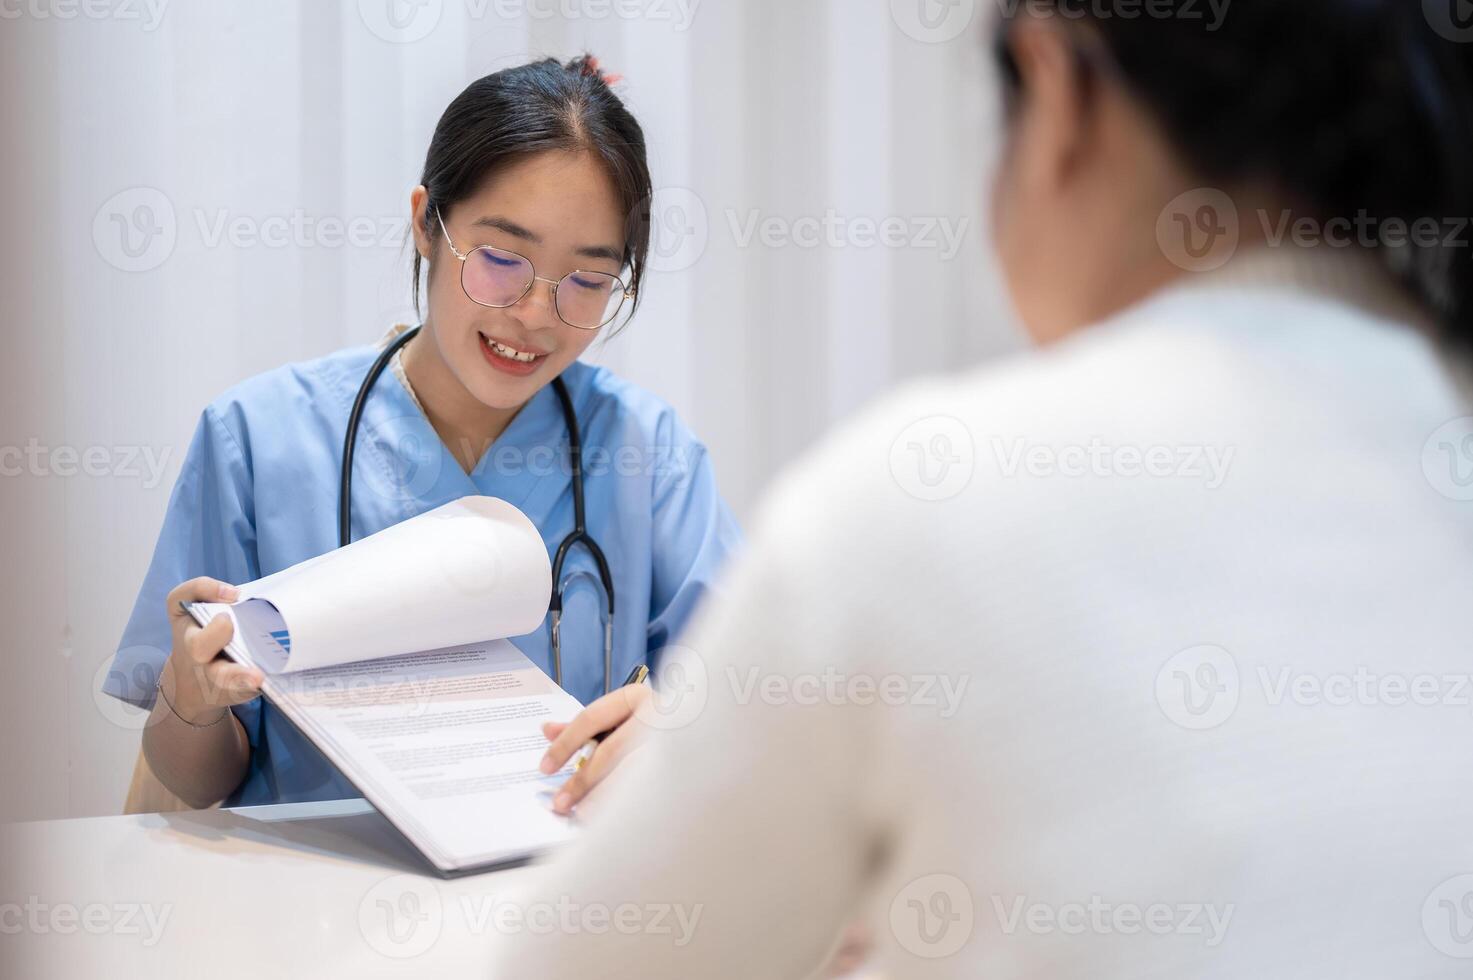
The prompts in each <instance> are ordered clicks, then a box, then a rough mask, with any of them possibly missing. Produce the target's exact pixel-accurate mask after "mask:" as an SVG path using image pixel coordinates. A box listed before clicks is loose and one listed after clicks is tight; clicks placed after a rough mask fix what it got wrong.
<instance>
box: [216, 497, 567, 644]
mask: <svg viewBox="0 0 1473 980" xmlns="http://www.w3.org/2000/svg"><path fill="white" fill-rule="evenodd" d="M240 595H241V602H242V603H244V602H247V601H250V600H254V599H263V600H265V601H267V602H269V603H271V605H272V606H274V607H275V608H276V610H277V612H278V613H280V616H281V619H282V620H283V621H284V626H285V633H286V634H287V637H285V638H283V640H284V641H285V642H283V646H284V647H285V648H286V649H288V650H289V651H290V652H289V656H288V658H287V661H286V666H285V667H284V670H286V671H298V670H311V669H313V668H317V667H328V666H332V665H335V664H344V663H351V662H353V661H357V660H372V659H375V658H378V657H391V656H398V655H401V654H405V653H412V652H415V651H421V650H438V649H441V648H443V647H452V646H459V645H462V644H467V643H476V642H480V641H485V640H492V639H503V638H506V637H512V636H522V635H524V634H527V633H530V632H532V631H533V630H535V629H536V628H537V627H538V626H539V625H540V624H541V623H542V620H543V617H544V616H545V615H546V613H547V606H548V600H549V598H550V597H551V595H552V565H551V562H550V561H549V559H548V556H547V547H546V545H544V544H543V541H542V535H541V534H539V533H538V531H537V528H536V527H535V526H534V525H533V524H532V522H531V521H530V520H529V519H528V518H527V516H526V515H525V514H523V513H522V512H521V511H520V510H518V509H517V508H515V507H513V506H512V505H511V504H509V503H507V502H506V501H504V500H497V499H495V498H494V497H463V498H461V499H460V500H456V501H453V502H451V503H448V504H445V505H444V506H442V507H437V508H436V509H434V510H432V511H429V512H427V513H424V514H420V515H419V516H417V517H413V518H410V519H409V520H407V521H404V522H403V523H401V524H396V525H394V526H393V527H389V528H385V529H384V530H382V531H380V532H378V533H377V534H373V535H370V536H369V537H366V538H363V539H361V540H359V541H355V542H353V543H352V544H350V545H348V546H347V547H344V548H339V549H338V550H336V551H332V552H328V553H327V554H325V555H320V556H318V557H316V558H313V559H310V560H308V561H305V562H302V563H301V564H299V565H293V566H292V567H291V568H288V569H284V570H283V571H280V572H277V573H276V574H275V575H268V576H267V577H266V578H263V579H258V580H257V581H255V582H251V583H248V584H246V585H243V586H241V588H240Z"/></svg>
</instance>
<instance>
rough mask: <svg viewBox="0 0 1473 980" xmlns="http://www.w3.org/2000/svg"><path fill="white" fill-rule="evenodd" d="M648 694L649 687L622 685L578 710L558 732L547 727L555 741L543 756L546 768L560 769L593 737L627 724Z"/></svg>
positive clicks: (545, 769)
mask: <svg viewBox="0 0 1473 980" xmlns="http://www.w3.org/2000/svg"><path fill="white" fill-rule="evenodd" d="M647 696H648V688H645V687H644V686H643V685H632V686H630V687H621V688H619V689H618V690H616V691H610V692H609V693H608V694H605V695H604V696H603V697H601V698H599V699H598V700H597V701H595V702H593V703H592V704H590V705H589V706H588V707H586V708H584V709H583V710H582V711H580V712H578V715H577V717H575V718H574V719H573V720H572V721H570V722H569V723H568V724H567V726H566V727H564V728H563V729H562V730H561V731H560V732H558V733H557V734H555V735H553V734H552V732H551V730H550V729H544V733H545V734H548V735H550V736H551V737H552V744H551V745H549V746H548V747H547V754H546V755H544V756H543V757H542V771H543V772H549V773H551V772H557V771H558V770H559V769H561V768H562V767H563V766H564V765H565V764H566V763H567V761H568V760H569V759H571V758H572V757H573V753H574V752H577V751H578V750H579V749H580V748H582V747H583V746H584V745H585V744H586V743H587V742H588V740H589V739H591V738H593V737H594V736H595V735H598V734H599V733H601V732H607V731H611V730H612V729H614V728H616V727H618V726H620V725H623V724H624V722H625V721H626V720H628V718H629V717H630V716H631V715H632V714H634V712H635V710H636V709H637V708H638V707H639V705H640V704H641V703H642V702H643V700H644V698H645V697H647Z"/></svg>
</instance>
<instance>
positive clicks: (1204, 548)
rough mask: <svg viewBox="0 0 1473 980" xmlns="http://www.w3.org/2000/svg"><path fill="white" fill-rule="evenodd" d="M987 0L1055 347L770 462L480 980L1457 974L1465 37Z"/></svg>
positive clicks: (1463, 703)
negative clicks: (639, 718)
mask: <svg viewBox="0 0 1473 980" xmlns="http://www.w3.org/2000/svg"><path fill="white" fill-rule="evenodd" d="M1060 2H1062V0H1060ZM1000 6H1003V7H1006V8H1009V9H1016V10H1017V11H1018V12H1017V13H1016V14H1015V15H1014V16H1012V17H1005V18H1004V19H1003V21H1002V22H1001V23H1000V24H999V25H998V28H997V34H998V36H997V41H996V46H997V54H998V59H997V60H998V65H999V69H1000V72H1001V76H1002V78H1003V80H1004V90H1005V93H1006V100H1007V108H1008V113H1007V131H1006V134H1005V147H1006V151H1005V154H1004V161H1003V164H1002V167H1001V171H1000V174H999V176H998V178H997V184H996V192H995V208H994V215H993V220H994V227H993V236H994V240H995V244H996V247H997V252H998V255H999V258H1000V261H1001V264H1002V268H1003V271H1004V273H1005V277H1006V281H1007V283H1008V286H1009V288H1010V292H1011V295H1012V297H1013V300H1014V301H1015V304H1016V307H1017V309H1018V311H1019V313H1020V316H1021V319H1022V320H1023V322H1024V323H1025V324H1026V326H1027V328H1028V330H1029V332H1030V333H1031V335H1032V336H1033V337H1034V338H1035V339H1036V341H1037V342H1038V344H1039V348H1040V349H1038V350H1036V351H1034V352H1032V353H1031V354H1029V355H1027V356H1024V357H1020V358H1018V359H1016V360H1013V361H1011V362H1008V363H1003V364H994V365H991V366H988V367H986V368H984V369H981V370H976V371H974V372H973V373H970V374H967V375H965V376H962V377H959V378H955V379H951V380H936V381H931V382H929V383H925V384H919V385H915V386H913V387H910V388H909V389H908V390H905V391H903V392H901V393H899V394H898V395H896V396H895V397H893V398H891V399H889V400H888V401H886V402H885V403H884V404H882V405H881V406H879V407H877V408H875V409H873V410H871V411H870V412H868V413H867V414H865V415H864V416H863V417H861V418H859V419H857V420H855V421H854V422H853V423H852V424H850V425H849V426H848V427H847V428H846V429H845V430H844V431H842V432H841V433H839V434H838V435H837V436H835V437H834V438H833V439H832V440H830V441H829V443H828V444H827V446H826V447H825V448H824V449H823V450H822V451H821V452H819V453H817V454H816V455H815V456H813V457H812V458H811V459H809V460H808V461H806V463H805V464H804V465H802V466H800V467H798V468H796V469H795V470H794V471H792V472H790V473H788V474H787V475H786V476H785V477H784V478H783V479H782V480H781V481H780V483H779V485H778V486H777V488H776V489H775V490H774V492H773V494H772V495H771V497H770V498H769V499H768V501H767V503H766V505H765V508H764V510H763V513H762V515H761V521H760V526H759V533H758V534H757V536H756V540H755V541H754V546H753V547H752V549H751V552H750V554H749V555H748V557H747V558H746V560H745V561H744V562H743V563H741V564H740V566H739V567H738V568H737V569H735V570H734V572H733V574H732V575H731V578H730V581H729V585H730V593H729V597H728V598H729V601H727V602H725V603H724V604H722V605H721V606H720V607H719V608H713V609H712V610H710V611H709V612H708V613H707V615H706V616H705V618H704V619H702V620H700V621H698V623H697V624H696V626H695V628H694V629H693V631H692V632H691V633H690V634H689V635H688V636H687V637H686V639H685V640H684V641H683V642H684V644H685V646H686V647H688V650H686V651H684V652H682V653H680V654H679V655H677V656H673V657H670V658H668V659H667V661H666V663H665V664H664V665H663V669H662V677H661V682H660V694H659V696H658V697H657V698H656V699H655V700H654V701H652V702H651V704H650V705H649V707H648V710H647V712H646V713H645V714H644V718H645V721H646V722H647V725H646V727H647V728H648V729H649V734H648V736H647V737H646V739H645V744H644V746H643V748H642V749H641V750H640V751H638V752H636V753H635V754H634V758H633V759H632V760H631V767H630V770H629V771H628V772H627V773H626V774H625V775H624V779H623V780H622V781H621V782H620V783H619V784H617V785H613V786H611V787H609V791H608V798H607V799H604V800H602V801H598V800H596V799H595V800H594V801H591V802H596V803H601V804H602V805H601V806H599V807H598V808H597V809H596V810H594V811H591V812H590V813H589V814H588V817H589V823H590V827H589V829H588V832H587V833H586V835H585V836H583V837H582V838H581V839H580V840H579V841H578V842H577V843H576V844H575V845H573V846H572V847H571V848H570V849H569V850H567V851H566V852H564V853H562V854H561V855H559V856H558V857H557V858H556V859H555V860H553V861H552V862H551V864H550V865H548V866H547V867H545V868H541V869H538V870H537V871H536V872H534V873H532V875H531V876H529V878H528V879H527V883H526V886H525V888H524V890H523V891H522V892H521V893H520V894H518V895H516V896H505V898H506V901H508V902H510V903H513V904H515V905H517V906H519V907H520V908H521V910H522V911H523V912H525V913H528V915H529V918H528V920H527V921H532V920H531V918H530V915H531V913H533V912H534V911H535V910H538V909H541V908H543V907H544V906H546V907H547V908H550V909H554V910H555V909H562V910H563V914H557V915H553V916H552V917H551V918H546V917H543V918H542V919H541V921H543V922H544V923H545V924H547V925H548V927H547V928H542V929H538V930H531V929H520V928H510V927H509V928H507V929H504V930H502V931H503V932H504V935H498V936H497V937H495V942H494V944H493V946H494V957H495V967H496V969H495V970H494V971H493V975H494V976H497V977H553V976H557V977H592V976H608V977H635V976H638V977H646V978H651V977H653V978H676V977H679V978H702V980H708V978H722V977H754V978H760V980H778V978H784V977H803V976H807V975H810V974H811V973H813V972H814V971H817V970H821V969H823V967H824V964H825V963H826V962H827V961H828V959H829V957H830V956H831V954H832V952H833V949H834V946H835V944H836V942H837V940H838V937H839V936H840V934H841V933H842V931H843V929H844V927H845V925H846V924H847V923H849V922H851V921H854V920H856V919H858V920H864V921H868V922H869V923H870V928H871V934H872V935H873V939H874V948H873V952H872V966H873V967H874V969H876V970H877V971H878V972H879V973H880V974H881V975H883V976H886V977H891V978H912V977H956V978H963V977H965V978H987V980H1007V978H1022V977H1030V978H1037V977H1047V978H1050V980H1069V978H1091V980H1100V978H1127V977H1129V978H1140V977H1170V978H1173V980H1184V978H1248V977H1274V978H1277V980H1286V978H1294V977H1305V978H1307V977H1336V978H1347V977H1354V978H1360V977H1364V978H1377V980H1385V978H1389V977H1412V976H1416V977H1419V978H1432V977H1446V978H1453V977H1459V978H1464V977H1467V976H1468V975H1469V970H1470V965H1473V964H1470V960H1473V832H1470V828H1473V707H1470V703H1469V691H1470V687H1469V675H1470V672H1473V657H1470V653H1473V639H1470V637H1473V630H1470V620H1469V610H1470V608H1473V599H1470V597H1473V418H1469V416H1473V407H1470V398H1469V388H1468V384H1467V379H1468V374H1469V372H1468V370H1467V358H1468V356H1469V355H1468V353H1467V352H1466V345H1467V342H1468V341H1469V340H1473V265H1470V261H1469V258H1470V249H1469V246H1468V236H1469V235H1470V234H1473V232H1470V230H1469V229H1468V227H1467V221H1466V219H1467V217H1468V216H1469V215H1470V214H1473V200H1470V198H1473V179H1470V174H1469V171H1468V167H1469V165H1470V161H1473V45H1468V44H1460V43H1458V42H1457V41H1456V40H1454V39H1453V38H1454V37H1455V35H1454V34H1453V33H1452V31H1453V26H1454V25H1453V24H1452V22H1451V20H1446V21H1443V20H1439V17H1438V12H1437V11H1436V10H1434V9H1432V8H1435V7H1436V6H1437V5H1435V4H1433V5H1424V4H1421V3H1417V2H1414V0H1359V2H1349V0H1292V2H1283V0H1237V2H1235V3H1233V4H1232V6H1231V9H1230V11H1228V12H1227V13H1226V15H1225V18H1224V19H1223V20H1222V21H1221V23H1220V25H1218V26H1216V29H1212V27H1213V26H1214V25H1213V22H1212V21H1211V19H1210V18H1208V19H1205V20H1204V19H1193V18H1191V17H1190V16H1188V14H1189V9H1188V8H1187V7H1186V5H1184V4H1182V5H1178V6H1177V7H1175V8H1173V6H1172V5H1171V4H1169V3H1168V4H1166V5H1165V7H1164V9H1165V10H1168V11H1170V10H1175V11H1176V15H1174V16H1169V17H1159V16H1158V17H1152V16H1149V15H1148V13H1147V11H1152V10H1154V11H1157V12H1160V11H1161V10H1163V7H1162V5H1159V4H1148V5H1145V7H1142V8H1138V9H1139V10H1140V11H1141V14H1140V16H1138V17H1136V18H1132V19H1124V18H1120V17H1113V18H1107V17H1104V16H1103V15H1102V14H1101V13H1100V10H1101V8H1102V7H1105V8H1108V5H1098V4H1096V5H1084V4H1078V3H1070V4H1069V5H1068V6H1069V12H1070V14H1071V16H1068V17H1065V16H1058V14H1059V13H1060V12H1061V11H1059V10H1058V9H1057V8H1055V7H1054V6H1053V5H1052V4H1051V3H1049V2H1047V0H1044V2H1039V3H1032V4H1015V5H1013V4H1004V5H1000ZM1193 6H1195V7H1197V8H1198V9H1200V8H1201V6H1202V5H1199V4H1194V5H1193ZM1091 11H1093V12H1091ZM507 921H510V922H515V921H517V920H514V919H508V920H507Z"/></svg>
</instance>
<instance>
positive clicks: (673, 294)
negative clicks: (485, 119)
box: [0, 0, 1021, 820]
mask: <svg viewBox="0 0 1473 980" xmlns="http://www.w3.org/2000/svg"><path fill="white" fill-rule="evenodd" d="M992 11H993V7H992V6H991V4H989V3H986V2H983V0H976V2H974V0H950V2H949V3H941V2H938V0H866V2H856V0H313V2H310V3H308V2H294V0H250V2H246V0H239V2H222V0H208V2H205V0H4V2H3V3H0V90H3V92H4V95H3V96H0V106H3V108H0V111H3V113H4V116H3V128H0V133H3V139H0V161H3V164H0V166H3V170H0V172H3V174H4V176H5V199H6V211H7V215H6V217H7V219H8V220H7V221H6V222H5V227H4V230H3V231H0V236H3V237H0V242H3V255H0V268H3V270H4V273H3V274H4V283H5V285H4V289H3V290H0V314H3V322H4V324H5V337H6V347H7V356H6V357H5V358H4V361H3V366H0V500H3V512H4V523H3V540H0V546H3V553H4V556H5V566H4V567H5V572H4V583H3V584H4V588H3V591H0V623H3V624H4V634H5V637H4V641H3V644H0V699H3V702H4V703H3V710H0V744H3V745H4V754H5V757H4V762H3V764H0V769H3V776H4V784H5V791H4V793H0V820H28V819H47V818H58V817H75V816H89V815H99V814H110V813H117V812H119V811H120V809H121V806H122V802H123V797H124V793H125V790H126V787H127V785H128V780H129V776H130V775H131V772H132V767H133V761H134V758H135V756H136V754H137V751H138V745H139V736H140V731H141V727H142V724H143V720H144V715H143V714H142V713H141V712H138V711H136V710H134V709H131V708H128V707H126V706H124V705H122V704H120V703H118V702H115V701H114V700H113V699H111V698H109V697H107V696H105V695H102V694H100V693H97V691H98V687H99V685H100V683H101V681H102V677H103V673H104V672H105V670H106V669H107V665H108V662H109V660H110V658H111V656H112V654H113V652H114V649H115V647H116V644H117V642H118V638H119V636H120V635H121V633H122V629H123V626H124V622H125V620H126V617H127V615H128V612H129V611H130V609H131V606H132V603H133V601H134V598H135V596H136V593H137V590H138V587H139V585H140V583H141V580H142V576H143V573H144V569H145V567H146V564H147V562H148V560H149V557H150V555H151V553H152V549H153V546H154V541H155V537H156V535H157V533H158V528H159V522H160V520H161V518H162V515H163V512H164V507H165V504H166V502H167V500H168V495H169V492H170V489H171V487H172V486H173V482H174V479H175V477H176V476H177V474H178V469H179V466H180V464H181V462H182V460H183V457H184V452H185V448H186V446H187V444H188V438H189V435H190V433H191V432H192V430H193V428H194V426H195V423H196V421H197V419H198V416H199V413H200V411H201V410H202V408H203V407H204V406H205V404H206V403H208V402H209V401H210V400H212V399H213V398H215V397H216V396H217V395H219V394H220V393H221V392H222V391H223V390H224V389H226V388H227V387H229V386H230V385H232V384H234V383H235V382H237V381H239V380H241V379H243V378H246V377H248V376H250V375H253V374H256V373H258V372H261V371H264V370H266V369H269V368H272V367H275V366H277V365H280V364H282V363H285V362H288V361H295V360H301V359H306V358H312V357H316V356H318V355H321V354H325V353H327V352H329V351H331V350H334V349H337V348H340V347H344V346H348V345H356V344H367V343H371V342H373V341H375V340H376V339H377V338H378V337H379V336H380V335H381V334H382V333H383V332H384V330H385V329H386V328H387V327H388V326H389V325H390V324H391V323H394V322H396V321H402V320H410V319H412V318H413V313H412V308H411V305H410V300H409V283H410V280H409V272H408V268H409V258H410V255H411V252H410V250H409V249H408V247H407V246H406V245H405V231H406V227H407V226H406V221H407V214H408V195H409V191H410V189H411V188H412V187H413V186H414V185H415V184H416V183H417V181H418V176H419V172H420V168H421V165H422V163H423V160H424V153H425V150H426V148H427V146H428V141H429V137H430V133H431V131H432V129H433V127H434V125H435V122H436V120H437V118H438V116H439V114H440V112H441V111H442V110H443V109H444V107H445V106H446V105H447V104H448V103H449V101H450V100H451V99H452V98H453V97H454V96H455V95H456V94H457V93H459V92H460V90H461V89H462V88H463V87H464V86H465V85H466V84H467V83H469V82H470V81H471V80H473V79H475V78H477V77H480V76H481V75H484V74H487V73H489V72H493V71H496V70H497V69H500V68H504V67H507V66H510V65H514V64H518V63H521V62H523V61H526V60H529V59H531V58H534V57H544V56H551V57H555V58H558V59H560V60H566V59H568V58H571V57H573V56H575V55H577V54H579V53H582V52H584V51H590V52H592V53H594V54H596V55H598V56H599V57H600V59H601V60H602V62H603V65H604V67H605V69H606V70H608V71H611V72H617V73H622V74H624V75H625V76H626V79H625V81H624V82H623V83H622V84H621V86H620V87H619V89H618V90H619V91H620V93H621V94H622V95H623V97H624V98H625V100H626V102H627V103H628V104H629V106H630V108H631V109H632V110H633V112H634V113H635V115H636V117H637V118H638V119H639V120H640V121H641V122H642V124H643V125H644V127H645V131H646V134H647V136H648V139H649V144H650V162H651V166H652V169H653V171H654V175H655V184H656V187H657V188H659V192H658V193H657V195H656V201H655V208H654V220H655V225H656V228H655V245H654V249H655V254H654V258H653V261H652V264H653V266H654V272H653V273H652V274H651V275H650V277H649V280H648V283H647V286H646V288H645V297H646V300H645V303H644V305H643V306H642V308H641V311H640V313H639V315H638V316H637V317H636V318H635V319H634V321H633V323H632V324H631V325H630V326H629V328H628V329H627V330H625V331H624V332H623V333H622V334H621V335H619V336H618V337H616V338H614V339H613V340H611V341H609V342H608V343H606V344H605V343H602V342H600V343H598V344H595V346H594V347H593V348H592V349H591V350H590V352H589V355H588V358H587V359H590V360H593V361H596V362H598V363H602V364H605V365H608V366H609V367H611V368H613V369H614V370H615V371H618V372H620V373H622V374H623V375H625V376H627V377H629V378H630V379H632V380H634V381H635V382H637V383H639V384H641V385H644V386H645V387H647V388H650V389H652V390H653V391H655V392H656V393H658V394H659V395H661V396H662V397H664V398H665V399H667V400H668V401H670V402H671V403H672V404H674V406H675V407H676V408H677V409H678V411H679V412H680V413H681V414H682V416H683V417H684V418H685V419H686V421H687V422H688V423H689V424H690V425H691V427H692V428H693V429H694V430H695V431H696V432H697V433H698V434H699V435H700V436H701V437H702V438H703V439H704V440H705V441H706V442H707V444H708V445H709V446H710V448H711V453H712V457H713V459H714V460H715V464H716V468H717V471H718V475H719V478H720V481H721V485H722V489H723V491H724V492H725V494H726V496H727V498H728V500H729V501H730V502H731V504H732V506H733V508H734V509H735V510H736V511H737V513H738V516H739V517H741V518H742V519H746V518H748V517H750V515H751V514H752V511H753V508H754V505H755V503H756V502H757V501H758V500H759V498H760V496H761V494H762V491H763V489H764V487H765V486H766V485H767V484H768V483H769V482H770V481H771V479H772V478H773V476H774V474H775V473H776V472H778V471H779V470H780V469H781V467H782V466H783V465H784V464H786V463H787V462H789V461H790V460H792V459H793V458H794V457H795V456H796V455H798V454H799V453H801V452H802V451H803V450H804V449H805V448H807V447H809V446H810V445H811V444H812V443H814V442H815V441H816V440H818V439H819V438H821V436H822V435H823V433H824V432H825V430H826V429H828V428H829V427H830V426H832V425H833V424H834V423H835V422H836V421H837V420H839V419H842V418H843V417H845V416H846V415H848V414H850V413H851V412H853V411H854V410H855V409H856V408H857V407H859V406H861V405H862V404H864V403H865V402H867V401H869V400H871V399H873V398H874V397H876V396H877V395H878V394H880V393H881V392H883V391H884V390H886V389H887V388H889V387H891V386H892V385H894V384H895V383H896V382H897V381H899V380H902V379H905V378H908V377H911V376H915V375H917V374H922V373H930V372H938V371H946V370H953V369H956V368H958V367H962V366H966V365H970V364H973V363H976V362H978V361H980V360H982V359H985V358H988V357H992V356H996V355H998V354H1001V353H1004V352H1006V351H1009V350H1011V349H1014V348H1016V347H1017V346H1020V345H1021V337H1020V334H1019V333H1018V332H1017V330H1016V328H1015V327H1014V325H1013V324H1012V322H1011V321H1010V319H1009V313H1008V312H1007V309H1006V304H1005V302H1004V301H1003V300H1002V298H1001V294H1000V291H999V286H998V283H997V279H996V275H995V272H994V271H993V269H992V268H991V266H990V260H989V257H988V248H987V235H986V215H985V213H984V206H985V203H986V201H985V199H986V190H985V189H986V186H987V181H988V177H987V170H988V167H989V155H990V153H992V152H993V151H994V150H995V147H994V146H992V145H990V141H991V139H992V138H993V134H994V133H995V132H996V129H995V126H994V124H993V123H994V118H993V117H994V115H995V113H996V108H995V106H994V104H993V92H992V87H991V81H992V80H991V78H990V77H989V71H988V70H987V68H988V66H987V60H986V53H987V52H986V48H985V43H984V37H985V34H986V31H987V29H988V28H989V26H990V25H989V21H990V15H991V13H992Z"/></svg>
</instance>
